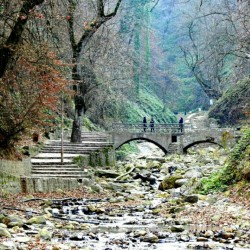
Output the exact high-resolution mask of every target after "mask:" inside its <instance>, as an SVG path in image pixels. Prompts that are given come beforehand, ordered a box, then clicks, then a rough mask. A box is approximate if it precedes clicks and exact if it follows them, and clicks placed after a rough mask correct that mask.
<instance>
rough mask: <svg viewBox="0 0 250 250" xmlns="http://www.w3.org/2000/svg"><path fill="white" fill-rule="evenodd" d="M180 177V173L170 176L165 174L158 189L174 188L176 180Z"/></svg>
mask: <svg viewBox="0 0 250 250" xmlns="http://www.w3.org/2000/svg"><path fill="white" fill-rule="evenodd" d="M179 179H182V176H181V175H171V176H167V177H165V178H164V179H163V181H162V182H161V183H160V185H159V187H158V189H159V190H161V191H165V190H168V189H171V188H175V187H176V184H175V182H176V180H179Z"/></svg>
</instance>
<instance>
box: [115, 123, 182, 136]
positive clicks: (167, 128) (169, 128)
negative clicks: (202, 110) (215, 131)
mask: <svg viewBox="0 0 250 250" xmlns="http://www.w3.org/2000/svg"><path fill="white" fill-rule="evenodd" d="M144 129H146V131H144ZM112 130H113V131H114V132H131V133H142V132H146V133H147V132H150V133H151V127H150V124H147V127H146V128H145V127H144V124H143V123H113V124H112ZM154 133H157V134H159V133H164V134H166V133H167V134H172V135H175V134H178V135H179V134H183V133H184V128H182V129H181V128H180V125H179V124H178V123H164V124H163V123H155V124H154Z"/></svg>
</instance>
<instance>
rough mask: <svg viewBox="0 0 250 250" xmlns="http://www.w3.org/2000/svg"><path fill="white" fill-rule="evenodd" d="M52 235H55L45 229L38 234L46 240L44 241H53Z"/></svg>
mask: <svg viewBox="0 0 250 250" xmlns="http://www.w3.org/2000/svg"><path fill="white" fill-rule="evenodd" d="M52 235H53V233H52V232H50V231H49V230H48V228H46V227H44V228H42V229H41V230H40V231H39V233H38V236H39V237H40V238H41V239H44V240H51V239H52Z"/></svg>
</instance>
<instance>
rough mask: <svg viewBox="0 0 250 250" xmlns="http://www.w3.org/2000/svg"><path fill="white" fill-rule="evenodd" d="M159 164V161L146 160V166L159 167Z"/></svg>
mask: <svg viewBox="0 0 250 250" xmlns="http://www.w3.org/2000/svg"><path fill="white" fill-rule="evenodd" d="M160 166H161V163H160V162H159V161H148V162H147V168H148V169H150V168H159V167H160Z"/></svg>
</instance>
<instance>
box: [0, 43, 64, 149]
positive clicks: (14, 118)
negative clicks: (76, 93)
mask: <svg viewBox="0 0 250 250" xmlns="http://www.w3.org/2000/svg"><path fill="white" fill-rule="evenodd" d="M11 65H12V67H11V66H10V67H9V70H8V71H7V72H6V74H5V75H4V77H3V78H2V79H1V80H0V81H1V82H0V112H1V116H0V146H1V143H2V144H3V145H7V146H11V145H13V143H14V141H17V140H18V137H20V136H21V135H23V134H25V133H27V132H28V131H32V130H34V129H36V128H41V127H42V126H44V125H46V126H50V125H51V124H50V120H51V118H52V116H53V113H56V112H57V107H58V100H59V98H60V96H61V94H62V93H64V92H65V91H67V81H66V80H65V78H64V76H63V75H62V73H61V72H62V68H63V64H62V63H61V62H60V61H59V60H58V59H57V58H56V55H55V54H54V53H52V52H50V51H49V50H48V48H46V46H43V45H41V46H40V47H39V48H38V47H36V48H34V47H31V46H29V45H23V46H22V47H21V48H20V49H19V50H18V52H17V54H16V56H15V59H14V60H13V62H12V63H11Z"/></svg>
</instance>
